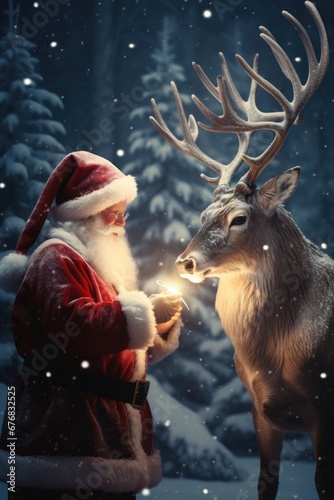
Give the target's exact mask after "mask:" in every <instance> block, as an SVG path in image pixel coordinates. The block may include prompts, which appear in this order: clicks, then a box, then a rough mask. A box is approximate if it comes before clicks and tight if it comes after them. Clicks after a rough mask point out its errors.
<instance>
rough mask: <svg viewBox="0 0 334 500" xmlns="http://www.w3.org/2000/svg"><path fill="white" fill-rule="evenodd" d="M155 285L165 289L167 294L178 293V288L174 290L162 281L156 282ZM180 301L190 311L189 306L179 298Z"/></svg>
mask: <svg viewBox="0 0 334 500" xmlns="http://www.w3.org/2000/svg"><path fill="white" fill-rule="evenodd" d="M156 283H157V285H160V286H163V287H165V288H166V292H168V293H178V292H179V291H180V290H178V288H175V287H174V286H171V285H167V283H165V282H164V281H162V280H157V281H156ZM181 300H182V302H183V303H184V305H185V306H186V308H187V309H188V311H189V310H190V309H189V306H188V304H187V303H186V301H185V300H184V299H183V298H181Z"/></svg>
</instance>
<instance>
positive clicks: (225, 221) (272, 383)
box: [150, 2, 334, 500]
mask: <svg viewBox="0 0 334 500" xmlns="http://www.w3.org/2000/svg"><path fill="white" fill-rule="evenodd" d="M305 5H306V7H307V9H308V10H309V12H310V14H311V16H312V17H313V20H314V22H315V25H316V27H317V30H318V32H319V36H320V42H321V56H320V59H319V60H318V58H317V57H316V55H315V51H314V48H313V46H312V43H311V40H310V38H309V35H308V33H307V32H306V30H305V29H304V27H303V26H302V25H301V24H300V23H299V21H298V20H297V19H296V18H294V17H293V16H292V15H291V14H289V13H288V12H286V11H283V15H284V17H285V18H286V19H287V20H288V21H289V22H290V23H291V24H292V26H293V27H294V28H295V29H296V30H297V33H298V35H299V37H300V38H301V40H302V43H303V45H304V47H305V51H306V55H307V59H308V65H309V73H308V78H307V81H306V83H305V84H302V83H301V80H300V78H299V76H298V74H297V72H296V70H295V68H294V66H293V64H292V62H291V60H290V59H289V57H288V56H287V54H286V52H285V51H284V50H283V48H282V47H281V46H280V45H279V44H278V43H277V41H276V39H275V38H274V36H273V35H272V33H271V32H270V31H269V30H267V29H266V28H264V27H260V30H261V32H262V33H261V37H262V38H263V39H264V40H265V41H266V42H267V44H268V45H269V47H270V48H271V51H272V53H273V55H274V56H275V59H276V60H277V62H278V64H279V66H280V68H281V70H282V71H283V73H284V75H285V76H286V77H287V79H288V80H289V81H290V82H291V86H292V90H293V98H292V100H291V101H289V100H288V99H287V98H286V97H285V96H284V95H283V94H282V93H281V91H280V90H279V89H278V88H276V87H275V86H274V85H273V84H272V83H270V82H269V81H268V80H266V79H265V78H264V77H263V76H261V75H260V74H259V71H258V55H256V56H255V59H254V63H253V66H252V67H251V66H250V65H248V63H247V62H246V61H245V60H244V59H243V58H242V57H241V56H239V55H237V56H236V57H237V59H238V61H239V63H240V64H241V66H242V68H243V70H244V71H245V73H246V74H247V75H248V76H249V77H250V78H251V85H250V92H249V96H248V99H247V100H244V99H243V98H242V97H241V96H240V94H239V92H238V90H237V88H236V87H235V85H234V82H233V80H232V77H231V74H230V71H229V69H228V66H227V64H226V61H225V58H224V56H223V54H220V66H221V73H222V74H221V76H218V79H217V86H215V85H214V84H213V83H212V82H211V81H210V79H209V78H208V77H207V75H206V74H205V73H204V71H203V70H202V68H201V67H200V66H199V65H198V64H195V63H193V66H194V69H195V71H196V73H197V74H198V76H199V78H200V80H201V81H202V83H203V84H204V86H205V87H206V89H207V90H208V91H209V92H210V94H212V96H213V97H214V98H215V99H217V100H218V101H219V103H220V104H221V106H222V108H223V113H222V115H220V116H218V115H217V114H215V113H213V112H212V111H210V110H209V109H208V108H207V107H206V106H205V105H204V104H203V102H202V101H200V100H199V99H198V98H197V97H196V96H193V101H194V102H195V104H196V105H197V107H198V108H199V110H200V111H201V112H202V113H203V115H204V116H205V117H206V118H208V119H209V120H210V121H211V123H212V124H211V125H205V124H203V123H201V122H198V124H199V125H200V127H201V128H203V129H206V130H209V131H212V132H229V133H231V132H232V133H235V134H236V135H237V138H238V144H239V147H238V151H237V154H236V156H235V158H233V160H232V161H231V162H230V163H229V164H222V163H220V162H218V161H216V160H214V159H212V158H210V157H209V156H207V155H206V154H205V153H204V152H203V151H202V150H200V149H199V147H198V146H197V144H196V139H197V135H198V127H197V123H196V121H195V119H194V117H193V116H192V115H190V116H189V118H188V119H187V117H186V115H185V112H184V109H183V106H182V103H181V99H180V96H179V93H178V90H177V88H176V86H175V84H174V83H173V82H172V83H171V85H172V88H173V92H174V96H175V101H176V106H177V110H178V114H179V118H180V123H181V128H182V131H183V135H184V138H183V139H182V140H179V139H178V138H177V137H175V135H173V133H172V132H171V130H170V129H169V128H168V126H167V125H166V123H165V121H164V119H163V118H162V115H161V113H160V112H159V109H158V107H157V104H156V103H155V101H154V99H152V104H153V108H154V114H155V118H153V117H150V119H151V121H152V123H153V125H154V126H155V128H156V129H157V131H158V132H159V133H160V134H161V135H162V136H163V137H164V138H165V139H166V140H167V141H169V142H170V143H171V144H172V145H173V146H174V147H176V148H177V149H179V150H180V151H181V152H182V153H184V154H186V155H189V156H191V157H193V158H196V159H197V160H199V161H200V162H202V163H204V164H205V165H207V166H208V167H209V168H211V169H212V170H214V171H215V172H216V174H218V175H216V177H214V178H211V177H208V176H206V175H204V174H202V177H203V178H204V180H205V181H207V182H209V183H211V184H215V185H217V188H216V189H215V191H214V202H213V203H212V204H211V205H209V206H208V208H206V210H204V212H203V213H202V215H201V227H200V229H199V231H198V233H197V234H196V236H195V237H194V238H193V239H192V241H191V242H190V243H189V245H188V247H187V248H186V250H185V251H184V252H183V253H182V254H181V255H180V256H179V257H178V258H177V260H176V266H177V269H178V271H179V273H180V275H181V276H182V277H184V278H188V279H189V280H190V281H192V282H194V283H200V282H202V281H203V280H204V279H205V278H207V277H218V278H219V286H218V290H217V296H216V309H217V311H218V314H219V317H220V319H221V322H222V326H223V328H224V330H225V332H226V333H227V335H228V336H229V337H230V339H231V341H232V343H233V346H234V349H235V367H236V370H237V373H238V375H239V377H240V379H241V380H242V381H243V383H244V384H245V386H246V388H247V390H248V391H249V394H250V395H251V398H252V402H253V417H254V425H255V429H256V434H257V439H258V444H259V450H260V462H261V465H260V474H259V480H258V496H259V498H260V499H261V500H273V499H274V498H275V497H276V493H277V490H278V475H279V461H280V454H281V450H282V443H283V438H284V433H285V432H286V431H291V430H292V431H302V432H308V433H309V434H310V436H311V440H312V444H313V449H314V455H315V462H316V475H315V483H316V488H317V492H318V495H319V498H320V499H322V500H324V499H326V500H332V499H333V498H334V475H333V472H334V393H333V390H334V262H333V261H332V260H331V259H330V258H329V257H328V256H327V255H325V254H324V253H322V252H321V251H320V250H319V249H318V248H317V247H316V246H315V245H314V244H312V243H311V242H310V241H309V240H307V239H306V238H305V236H304V235H303V234H302V233H301V231H300V230H299V229H298V227H297V225H296V224H295V222H294V221H293V219H292V217H291V215H290V214H289V213H288V212H287V211H286V210H285V209H284V208H283V205H282V204H283V203H284V202H285V201H286V200H287V199H288V198H289V197H290V196H291V195H292V194H293V192H294V190H295V188H296V185H297V182H298V177H299V172H300V169H299V167H294V168H291V169H289V170H287V171H285V172H283V173H281V174H280V175H278V176H277V177H274V178H272V179H270V180H269V181H267V182H265V183H264V184H263V185H262V187H257V186H256V184H255V181H256V180H257V178H258V176H259V175H260V174H261V172H262V171H263V170H264V168H265V167H266V166H267V165H268V163H269V162H270V161H271V160H272V159H273V158H274V157H275V155H276V154H277V152H278V151H279V149H280V148H281V146H282V144H283V143H284V141H285V139H286V137H287V135H288V133H289V131H290V129H291V127H292V125H293V124H294V123H296V122H297V121H298V119H299V116H300V113H301V111H302V109H303V107H304V106H305V104H306V102H307V101H308V100H309V99H310V97H311V96H312V94H313V93H314V92H315V91H316V89H317V88H318V87H319V85H320V83H321V81H322V80H323V78H324V75H325V73H326V70H327V67H328V62H329V47H328V41H327V36H326V31H325V27H324V24H323V22H322V20H321V17H320V15H319V13H318V11H317V9H316V8H315V6H314V5H313V4H312V3H311V2H306V3H305ZM258 85H259V86H260V87H262V88H263V89H264V90H265V91H266V92H268V93H269V94H270V95H271V96H272V97H273V98H274V99H275V100H276V101H277V103H278V104H279V105H280V107H281V108H282V109H281V111H275V112H263V111H260V109H258V107H257V105H256V102H255V101H256V89H257V86H258ZM260 130H270V131H272V133H273V139H272V140H271V142H270V144H269V145H268V147H267V148H266V149H265V151H264V152H262V154H260V155H259V156H257V157H252V156H250V155H247V151H248V149H249V146H250V140H251V137H252V134H253V133H254V132H256V131H260ZM243 162H245V163H246V164H248V166H249V170H248V171H247V173H245V174H244V175H243V176H242V177H241V178H240V180H239V181H238V182H237V183H236V185H235V187H234V188H233V187H230V181H231V178H232V176H233V174H234V173H235V172H236V170H237V169H238V168H239V166H240V165H241V164H242V163H243Z"/></svg>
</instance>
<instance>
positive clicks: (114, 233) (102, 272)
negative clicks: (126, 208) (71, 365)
mask: <svg viewBox="0 0 334 500" xmlns="http://www.w3.org/2000/svg"><path fill="white" fill-rule="evenodd" d="M63 229H65V230H66V231H68V232H71V233H74V234H75V235H76V236H77V237H78V238H79V240H80V241H81V242H82V243H83V245H84V247H85V255H84V256H83V257H84V258H85V259H87V261H88V263H89V264H90V265H91V266H92V268H93V269H94V271H95V272H96V273H97V274H98V275H99V276H100V278H101V279H102V280H103V281H104V282H105V283H107V284H109V285H112V286H113V287H114V288H115V289H116V290H117V292H118V293H120V292H122V291H130V290H137V288H138V270H137V265H136V263H135V261H134V259H133V256H132V253H131V250H130V247H129V243H128V240H127V238H126V234H125V229H124V227H122V226H117V225H113V226H106V225H105V224H104V223H103V221H102V219H101V217H100V216H99V215H96V216H94V217H91V218H89V219H86V220H85V221H79V222H65V223H64V224H63Z"/></svg>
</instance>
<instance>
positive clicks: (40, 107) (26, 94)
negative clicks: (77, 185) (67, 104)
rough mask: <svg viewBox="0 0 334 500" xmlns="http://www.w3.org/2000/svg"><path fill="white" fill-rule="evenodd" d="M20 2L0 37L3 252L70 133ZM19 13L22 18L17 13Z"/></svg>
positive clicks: (9, 360) (2, 309) (7, 368)
mask: <svg viewBox="0 0 334 500" xmlns="http://www.w3.org/2000/svg"><path fill="white" fill-rule="evenodd" d="M18 12H19V11H18V8H16V10H14V8H13V4H12V1H11V0H9V5H8V11H7V14H8V20H9V22H8V28H7V33H6V34H5V35H4V36H3V37H2V38H1V39H0V113H1V121H0V242H1V247H0V258H1V257H2V256H3V255H5V254H6V253H7V252H8V251H10V250H13V249H14V248H15V246H16V243H17V240H18V237H19V235H20V233H21V230H22V229H23V227H24V226H25V223H26V220H27V218H28V217H29V215H30V213H31V211H32V208H33V206H34V204H35V203H36V201H37V198H38V196H39V194H40V193H41V190H42V188H43V186H44V183H45V181H46V179H47V178H48V176H49V174H50V173H51V171H52V169H53V167H54V166H55V165H56V163H58V161H59V160H60V159H61V158H62V157H63V156H64V152H65V148H64V147H63V146H62V145H61V143H60V142H58V140H57V139H56V138H55V136H58V135H63V134H65V130H64V127H63V126H62V124H61V123H59V122H57V121H55V120H54V119H53V118H52V111H51V109H50V108H56V107H58V108H61V109H62V108H63V103H62V101H61V99H60V98H59V97H58V96H57V95H55V94H53V93H52V92H49V91H48V90H46V89H43V88H41V87H40V82H41V81H42V77H41V75H40V74H39V73H38V72H37V70H36V66H37V64H38V59H37V58H36V57H34V56H33V55H32V53H33V52H34V51H35V49H36V46H35V44H33V43H31V42H30V41H28V40H26V39H25V38H24V37H22V36H20V35H18V34H16V32H15V30H17V25H16V23H15V21H16V20H17V19H18ZM15 18H16V19H15ZM12 301H13V295H12V294H7V293H6V292H4V291H3V290H1V289H0V341H1V352H2V355H1V357H0V382H1V381H2V382H5V383H8V382H10V380H11V378H12V377H13V376H14V375H15V372H16V368H15V367H16V365H17V363H18V359H17V354H16V351H15V348H14V346H13V344H12V339H11V330H10V309H11V305H12Z"/></svg>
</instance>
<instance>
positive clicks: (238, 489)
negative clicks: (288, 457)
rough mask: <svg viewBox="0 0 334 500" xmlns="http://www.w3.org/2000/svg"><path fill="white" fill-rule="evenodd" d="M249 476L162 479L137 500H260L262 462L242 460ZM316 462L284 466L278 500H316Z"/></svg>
mask: <svg viewBox="0 0 334 500" xmlns="http://www.w3.org/2000/svg"><path fill="white" fill-rule="evenodd" d="M240 461H241V464H242V466H243V468H245V469H246V470H248V471H249V476H248V478H247V479H246V480H245V481H242V482H219V481H197V480H192V479H170V478H163V480H162V481H161V483H160V484H159V485H158V486H157V487H156V488H154V489H152V490H150V491H149V490H143V492H142V493H141V494H139V495H137V499H138V500H171V499H173V500H174V499H175V500H257V498H258V497H257V491H256V482H257V479H256V478H257V474H258V466H259V460H258V459H257V458H246V459H241V460H240ZM317 498H318V495H317V493H316V490H315V486H314V463H312V462H303V461H298V462H296V463H290V462H287V463H284V462H283V463H282V470H281V474H280V486H279V490H278V495H277V500H316V499H317Z"/></svg>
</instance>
